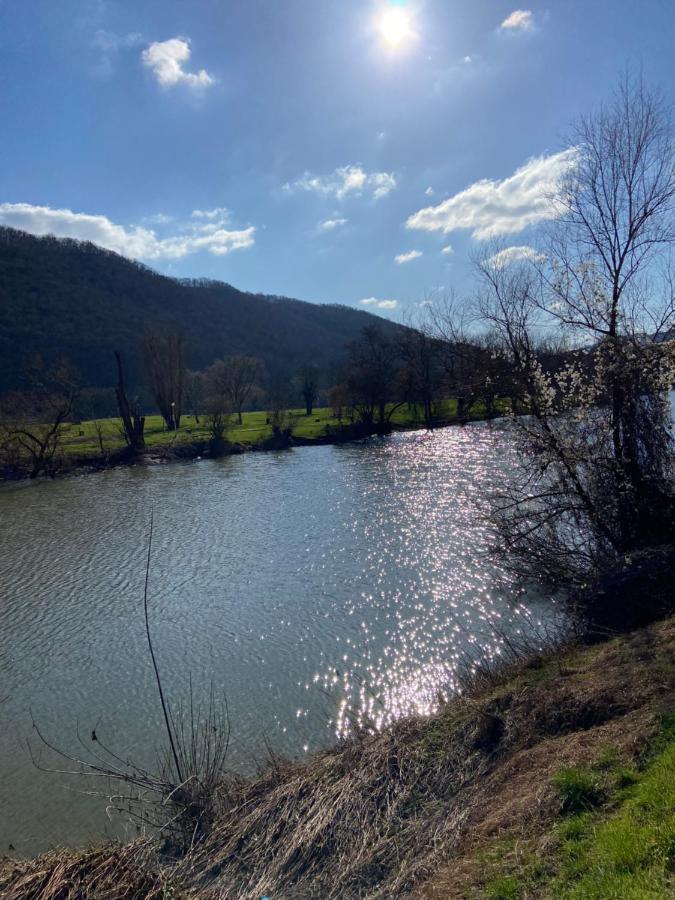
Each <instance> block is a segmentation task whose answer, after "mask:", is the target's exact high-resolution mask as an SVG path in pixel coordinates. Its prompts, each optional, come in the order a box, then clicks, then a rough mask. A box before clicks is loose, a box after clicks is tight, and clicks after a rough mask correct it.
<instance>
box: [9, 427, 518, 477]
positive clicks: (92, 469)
mask: <svg viewBox="0 0 675 900" xmlns="http://www.w3.org/2000/svg"><path fill="white" fill-rule="evenodd" d="M503 418H505V416H504V415H503V414H501V413H496V414H494V415H490V416H487V415H476V416H471V417H470V418H469V419H459V418H457V417H453V418H449V419H443V420H439V421H438V422H434V424H433V425H432V426H430V427H427V426H425V425H424V423H422V422H420V423H415V424H410V425H401V424H392V425H390V426H389V427H388V429H387V430H386V431H384V432H381V431H379V430H377V429H372V430H370V431H366V432H365V433H364V432H362V431H359V430H358V429H354V428H352V427H351V426H344V427H343V428H341V429H335V430H334V431H332V432H331V433H326V434H321V435H318V436H317V437H304V436H295V435H293V434H291V435H290V436H289V437H287V438H280V439H275V438H274V436H273V435H270V436H269V437H266V438H263V439H262V440H258V441H255V442H252V443H245V442H240V441H237V442H232V443H229V442H228V443H227V444H226V446H225V447H224V448H223V450H222V452H220V453H218V454H216V455H215V456H214V455H213V454H211V453H210V451H209V441H208V439H206V438H200V439H198V440H194V441H185V442H182V443H180V444H176V445H175V446H174V445H172V443H171V442H169V443H166V444H162V443H158V444H155V445H152V446H151V447H146V448H145V449H144V450H143V451H141V452H140V453H134V454H131V453H129V450H128V448H125V447H123V448H121V449H119V450H115V451H112V452H111V453H106V454H99V455H96V456H89V455H88V456H80V457H78V456H77V455H75V454H72V455H71V456H63V457H61V463H62V465H61V466H60V467H59V468H57V469H56V470H55V471H54V472H52V473H49V474H41V475H39V476H37V477H36V478H35V479H31V478H30V476H29V475H26V474H24V473H17V474H9V475H7V474H2V473H0V485H2V484H11V483H15V482H22V481H30V480H36V481H43V480H52V479H60V478H67V477H79V476H84V475H89V474H94V473H96V472H102V471H106V470H108V469H115V468H119V467H121V466H143V465H164V464H169V463H174V462H189V461H195V460H202V459H220V458H224V457H227V456H240V455H242V454H244V453H267V452H279V451H280V450H292V449H293V448H295V447H315V446H317V447H325V446H330V445H339V444H355V443H359V442H361V441H366V440H371V439H372V438H376V437H382V438H384V437H388V436H390V435H391V434H394V433H406V432H411V431H425V432H428V433H431V432H433V431H436V430H438V429H441V428H454V427H464V426H466V425H472V424H475V423H481V422H493V421H495V420H497V419H503Z"/></svg>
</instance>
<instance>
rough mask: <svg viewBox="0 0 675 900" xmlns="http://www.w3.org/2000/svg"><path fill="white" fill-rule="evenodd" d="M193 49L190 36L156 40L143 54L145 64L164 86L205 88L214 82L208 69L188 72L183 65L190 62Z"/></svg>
mask: <svg viewBox="0 0 675 900" xmlns="http://www.w3.org/2000/svg"><path fill="white" fill-rule="evenodd" d="M191 55H192V50H191V49H190V41H189V39H188V38H184V37H175V38H170V39H169V40H168V41H155V42H154V43H152V44H150V46H149V47H147V48H146V49H145V50H144V51H143V52H142V54H141V59H142V61H143V65H144V66H147V68H148V69H150V70H151V71H152V73H153V75H154V76H155V78H156V79H157V81H158V83H159V84H161V85H162V87H172V86H174V85H177V84H185V85H187V86H188V87H191V88H205V87H209V85H211V84H213V83H214V79H213V77H212V76H211V75H209V73H208V72H207V71H206V69H200V70H199V71H198V72H186V71H185V69H184V68H183V66H184V65H185V63H187V62H189V60H190V56H191Z"/></svg>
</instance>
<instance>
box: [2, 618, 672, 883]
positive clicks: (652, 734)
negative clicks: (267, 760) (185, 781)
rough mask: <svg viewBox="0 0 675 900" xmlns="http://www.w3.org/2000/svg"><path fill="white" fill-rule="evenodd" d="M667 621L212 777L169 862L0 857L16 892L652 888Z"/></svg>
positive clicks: (660, 817) (667, 867)
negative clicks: (419, 712) (198, 834)
mask: <svg viewBox="0 0 675 900" xmlns="http://www.w3.org/2000/svg"><path fill="white" fill-rule="evenodd" d="M674 711H675V620H673V619H671V620H668V621H666V622H661V623H658V624H655V625H651V626H649V627H647V628H644V629H641V630H640V631H636V632H634V633H632V634H629V635H627V636H622V637H619V638H616V639H614V640H611V641H607V642H605V643H602V644H598V645H594V646H578V647H570V648H568V649H566V650H560V651H558V652H557V653H553V654H550V655H547V656H541V657H534V658H532V659H530V660H529V661H527V662H526V663H524V664H521V665H519V666H516V667H512V668H511V669H510V670H508V671H506V672H504V673H503V675H502V676H501V677H500V678H499V679H496V680H495V679H490V680H485V681H483V682H479V683H477V684H475V685H474V686H473V688H472V690H471V691H468V692H467V693H466V694H465V695H464V696H463V697H460V698H457V699H455V700H453V701H451V702H450V703H449V704H448V705H447V706H446V707H445V708H444V709H443V710H442V711H441V712H439V713H438V714H437V715H435V716H432V717H429V718H423V719H422V718H418V719H409V720H406V721H403V722H400V723H398V724H397V725H396V726H395V727H393V728H391V729H390V730H387V731H385V732H383V733H381V734H377V735H371V736H362V737H360V738H358V739H353V740H351V741H349V742H346V743H344V744H341V745H340V746H338V747H337V748H335V749H333V750H331V751H327V752H324V753H322V754H320V755H317V756H315V757H313V758H312V759H310V760H309V761H303V762H284V763H282V762H279V761H278V760H277V761H275V762H274V764H273V765H270V767H269V768H268V769H267V770H266V771H265V772H264V773H262V774H261V775H260V776H259V777H257V778H255V779H252V780H241V779H235V778H232V779H227V780H226V781H225V782H224V784H223V785H222V788H221V791H222V796H221V797H220V798H219V799H220V812H219V816H218V819H217V822H216V824H215V826H214V827H213V828H212V829H211V831H210V833H209V834H208V836H207V838H206V840H205V842H204V843H203V844H202V845H200V846H199V847H198V848H196V849H194V850H193V851H192V852H191V853H189V854H188V855H187V856H186V857H184V858H183V859H181V860H179V861H176V860H169V859H164V858H162V855H161V852H160V848H159V846H158V845H157V844H154V843H152V842H144V841H139V842H136V843H134V844H131V845H128V846H125V847H119V846H114V845H110V846H108V847H98V848H93V849H88V850H82V851H62V852H57V853H52V854H49V855H47V856H44V857H41V858H39V859H36V860H29V861H12V860H6V861H5V862H4V863H2V865H0V896H2V897H4V898H7V900H18V898H22V900H23V898H29V900H30V898H49V900H56V898H58V900H70V898H76V897H77V898H80V897H86V898H89V897H91V898H94V897H96V898H104V897H105V898H111V900H113V898H114V900H117V898H122V897H124V898H139V900H140V898H168V897H172V898H182V897H185V898H188V897H200V898H207V900H212V898H213V900H215V898H228V900H229V898H258V900H260V898H262V897H264V896H268V897H269V898H270V900H287V898H357V897H358V898H396V897H415V898H439V900H440V898H444V900H446V898H453V897H456V898H460V897H463V898H474V897H492V898H503V900H511V898H528V897H550V898H554V897H555V898H557V897H570V898H571V897H577V898H581V897H584V898H586V897H603V898H604V897H622V898H623V897H629V898H630V897H635V898H638V897H639V898H652V897H653V898H657V897H665V896H669V895H671V894H672V891H673V889H675V881H674V878H675V872H674V869H673V866H674V863H675V860H674V858H673V855H674V853H675V822H674V820H673V809H674V808H675V804H674V802H673V801H674V800H675V797H674V792H675V788H674V785H675V727H674V722H675V720H674V719H673V712H674Z"/></svg>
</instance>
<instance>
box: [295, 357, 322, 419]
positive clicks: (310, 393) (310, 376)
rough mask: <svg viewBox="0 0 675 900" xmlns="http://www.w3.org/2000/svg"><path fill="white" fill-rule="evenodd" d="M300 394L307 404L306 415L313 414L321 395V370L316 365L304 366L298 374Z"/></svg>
mask: <svg viewBox="0 0 675 900" xmlns="http://www.w3.org/2000/svg"><path fill="white" fill-rule="evenodd" d="M298 382H299V385H300V394H301V396H302V399H303V401H304V404H305V415H307V416H311V415H312V411H313V409H314V404H315V403H316V399H317V397H318V396H319V370H318V369H317V367H316V366H303V367H302V369H301V370H300V374H299V376H298Z"/></svg>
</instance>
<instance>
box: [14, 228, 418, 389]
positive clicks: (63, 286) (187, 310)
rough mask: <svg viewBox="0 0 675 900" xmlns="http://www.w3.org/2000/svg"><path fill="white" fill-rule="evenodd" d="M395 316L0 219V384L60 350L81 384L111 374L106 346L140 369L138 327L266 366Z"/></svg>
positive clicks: (318, 352) (325, 362)
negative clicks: (190, 272)
mask: <svg viewBox="0 0 675 900" xmlns="http://www.w3.org/2000/svg"><path fill="white" fill-rule="evenodd" d="M369 324H377V325H378V326H379V327H380V328H382V330H383V331H385V332H387V333H390V334H394V333H396V332H398V331H400V330H401V329H402V328H403V326H401V325H398V324H396V323H394V322H390V321H389V320H387V319H383V318H380V317H379V316H375V315H373V314H372V313H369V312H366V311H364V310H356V309H352V308H351V307H348V306H343V305H340V304H319V303H311V302H309V301H306V300H297V299H293V298H289V297H282V296H278V295H266V294H256V293H250V292H246V291H240V290H238V289H237V288H235V287H233V286H232V285H230V284H227V283H226V282H221V281H212V280H210V279H175V278H171V277H169V276H166V275H161V274H160V273H158V272H155V271H154V270H153V269H151V268H150V267H148V266H146V265H144V264H143V263H139V262H136V261H134V260H130V259H127V258H126V257H124V256H121V255H119V254H117V253H115V252H114V251H111V250H107V249H105V248H102V247H99V246H98V245H95V244H92V243H91V242H85V241H77V240H74V239H72V238H57V237H54V236H52V235H47V236H36V235H32V234H29V233H28V232H23V231H18V230H16V229H13V228H7V227H0V392H2V391H3V390H9V389H13V388H16V387H18V386H19V385H20V382H21V371H22V368H23V366H24V365H25V363H26V361H27V360H28V359H30V358H31V357H32V356H35V355H36V354H39V355H40V356H42V357H43V358H44V359H45V360H46V361H50V360H52V359H55V358H57V357H58V356H65V357H67V358H68V359H70V360H71V361H72V362H73V363H74V364H75V365H76V366H77V368H78V370H79V372H80V375H81V378H82V383H83V385H84V386H86V387H92V388H101V387H109V386H110V385H112V384H113V383H114V379H115V371H114V359H113V350H116V349H117V350H120V351H121V352H122V353H123V354H124V357H125V360H126V363H127V366H128V369H129V378H130V380H131V381H132V382H134V381H135V382H138V381H140V379H141V365H140V349H141V342H142V339H143V333H144V331H145V329H146V328H148V327H155V326H159V327H168V328H175V329H178V330H179V331H181V333H183V334H184V336H185V338H186V345H187V355H188V365H189V366H190V367H191V368H193V369H203V368H205V367H207V366H208V365H210V364H211V363H212V362H213V361H214V360H215V359H217V358H219V357H222V356H227V355H230V354H234V353H245V354H250V355H252V356H257V357H259V358H260V359H262V360H263V362H264V363H265V365H266V367H267V369H268V371H269V372H270V374H271V375H272V376H277V377H289V376H290V375H292V374H294V373H295V372H297V370H298V369H299V368H300V367H301V366H303V365H307V364H313V365H318V366H319V367H320V368H322V369H324V370H326V369H330V368H331V367H332V366H333V365H336V364H339V362H340V361H341V360H342V359H343V358H344V356H345V352H346V347H347V345H348V344H349V343H350V342H351V341H353V340H355V339H357V338H358V336H359V334H360V332H361V331H362V329H363V328H364V327H365V326H366V325H369Z"/></svg>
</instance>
